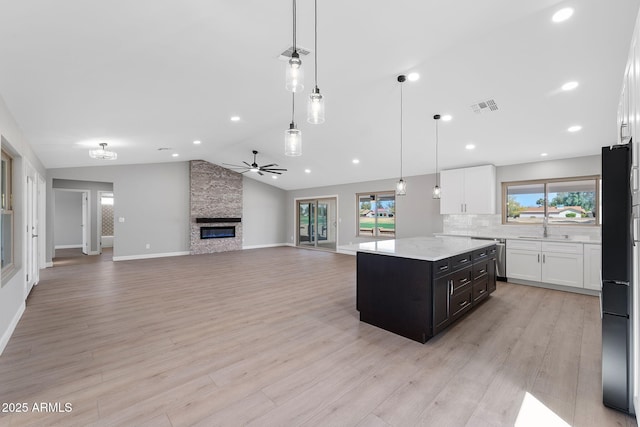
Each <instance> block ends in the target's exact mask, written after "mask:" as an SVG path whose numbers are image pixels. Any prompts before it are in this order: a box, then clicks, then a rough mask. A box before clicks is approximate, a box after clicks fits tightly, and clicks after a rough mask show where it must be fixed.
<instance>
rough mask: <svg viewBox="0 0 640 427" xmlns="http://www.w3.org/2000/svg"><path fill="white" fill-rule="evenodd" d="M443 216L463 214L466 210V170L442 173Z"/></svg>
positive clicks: (441, 205)
mask: <svg viewBox="0 0 640 427" xmlns="http://www.w3.org/2000/svg"><path fill="white" fill-rule="evenodd" d="M440 186H441V187H442V196H441V198H440V213H441V214H458V213H463V209H464V169H452V170H448V171H442V172H440Z"/></svg>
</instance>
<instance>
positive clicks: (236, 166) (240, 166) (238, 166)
mask: <svg viewBox="0 0 640 427" xmlns="http://www.w3.org/2000/svg"><path fill="white" fill-rule="evenodd" d="M223 165H225V166H231V167H234V168H246V166H242V165H232V164H231V163H223Z"/></svg>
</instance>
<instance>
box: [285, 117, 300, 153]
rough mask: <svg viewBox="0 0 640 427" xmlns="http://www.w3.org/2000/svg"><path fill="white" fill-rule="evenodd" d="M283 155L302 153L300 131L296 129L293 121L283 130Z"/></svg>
mask: <svg viewBox="0 0 640 427" xmlns="http://www.w3.org/2000/svg"><path fill="white" fill-rule="evenodd" d="M284 155H285V156H292V157H293V156H301V155H302V132H300V130H299V129H296V125H295V123H293V122H292V123H291V124H290V125H289V129H287V130H286V131H284Z"/></svg>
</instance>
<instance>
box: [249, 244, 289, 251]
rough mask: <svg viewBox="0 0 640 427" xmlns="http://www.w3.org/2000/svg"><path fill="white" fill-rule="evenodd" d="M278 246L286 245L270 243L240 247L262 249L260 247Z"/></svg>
mask: <svg viewBox="0 0 640 427" xmlns="http://www.w3.org/2000/svg"><path fill="white" fill-rule="evenodd" d="M279 246H287V244H286V243H270V244H268V245H250V246H243V247H242V249H243V250H244V249H262V248H277V247H279Z"/></svg>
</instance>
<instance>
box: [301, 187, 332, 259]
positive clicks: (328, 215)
mask: <svg viewBox="0 0 640 427" xmlns="http://www.w3.org/2000/svg"><path fill="white" fill-rule="evenodd" d="M337 204H338V203H337V200H336V199H335V198H331V199H321V200H301V201H298V242H297V243H298V246H304V247H313V248H320V249H329V250H334V251H335V250H336V247H337V246H336V245H337V240H338V239H337V235H338V233H337V225H338V224H337Z"/></svg>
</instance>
